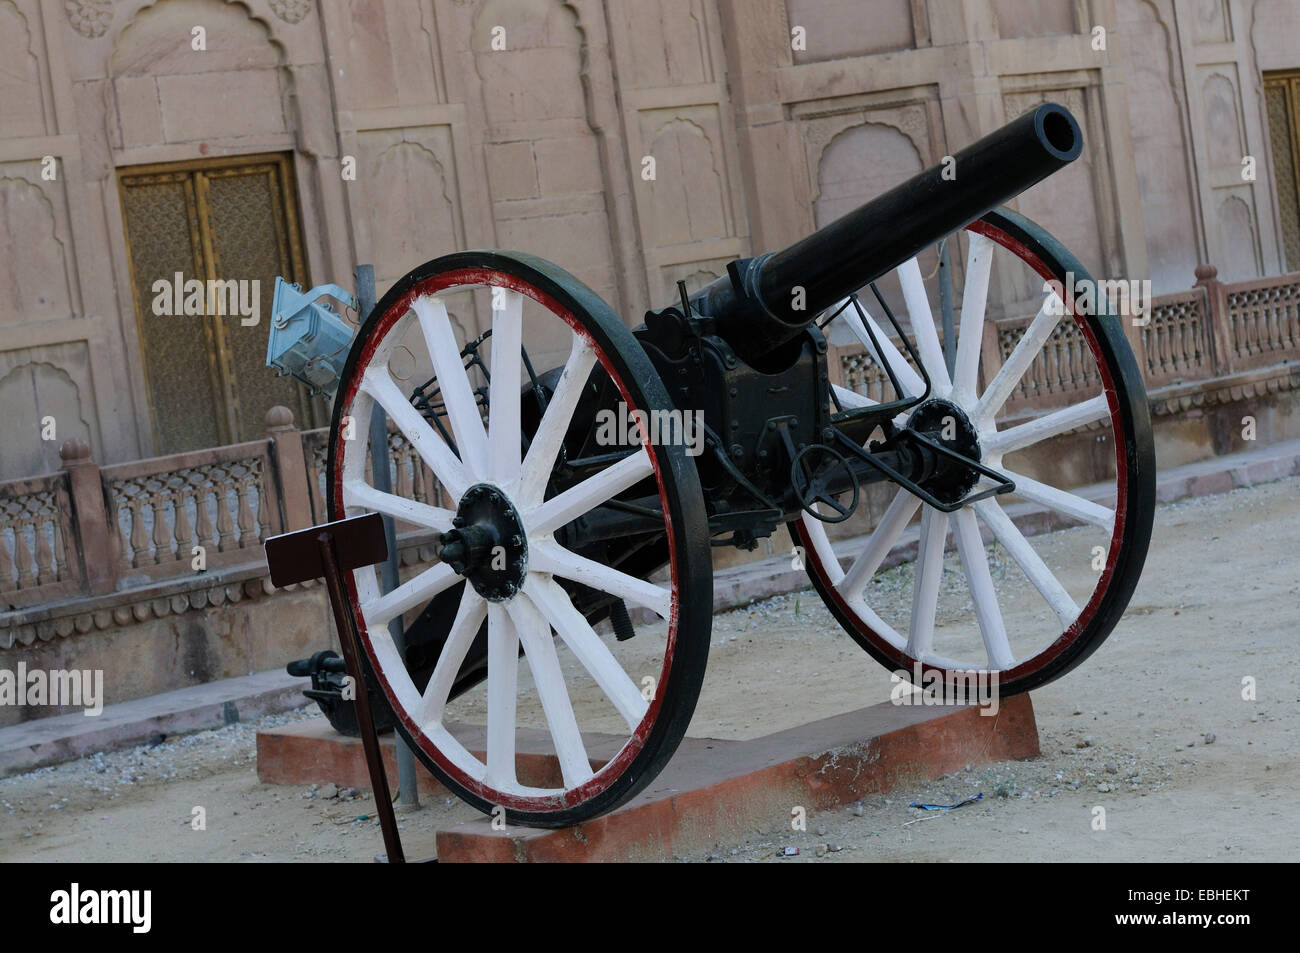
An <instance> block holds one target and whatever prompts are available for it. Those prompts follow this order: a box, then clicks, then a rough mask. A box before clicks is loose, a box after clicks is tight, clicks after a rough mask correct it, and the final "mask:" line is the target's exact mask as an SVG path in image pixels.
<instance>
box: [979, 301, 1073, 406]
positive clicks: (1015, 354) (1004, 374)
mask: <svg viewBox="0 0 1300 953" xmlns="http://www.w3.org/2000/svg"><path fill="white" fill-rule="evenodd" d="M1054 296H1055V292H1052V293H1051V294H1049V295H1048V297H1047V298H1046V299H1044V301H1043V306H1042V307H1041V308H1039V309H1038V313H1037V314H1036V315H1034V320H1032V321H1030V322H1029V327H1027V328H1025V332H1024V334H1022V335H1021V336H1020V340H1019V341H1017V342H1016V346H1015V347H1014V348H1013V349H1012V350H1011V353H1010V354H1008V355H1007V359H1006V360H1005V361H1003V362H1002V366H1001V367H1000V368H998V372H997V374H995V375H994V376H993V380H992V381H991V382H990V383H989V386H988V387H987V388H986V389H985V390H984V394H983V396H981V397H980V399H979V401H978V402H977V403H976V405H975V412H974V414H973V415H972V416H973V417H974V418H975V419H976V420H979V421H988V422H990V423H991V422H992V420H993V417H994V415H995V414H997V412H998V411H999V410H1001V409H1002V405H1003V404H1005V403H1006V402H1007V399H1008V398H1010V396H1011V394H1012V393H1013V392H1014V391H1015V389H1016V385H1017V384H1019V383H1020V378H1022V377H1024V376H1025V371H1027V370H1029V367H1030V365H1031V364H1033V363H1034V358H1036V357H1038V353H1039V352H1040V351H1041V350H1042V349H1043V345H1044V344H1046V343H1047V339H1048V338H1049V337H1051V336H1052V332H1053V331H1055V330H1056V325H1057V323H1058V322H1059V321H1060V320H1061V314H1062V312H1063V309H1062V308H1061V307H1059V306H1058V307H1055V308H1054V307H1051V303H1052V298H1053V297H1054ZM1058 305H1059V302H1058Z"/></svg>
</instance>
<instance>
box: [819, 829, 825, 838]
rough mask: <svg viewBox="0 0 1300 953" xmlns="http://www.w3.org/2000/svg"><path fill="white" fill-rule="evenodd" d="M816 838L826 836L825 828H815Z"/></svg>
mask: <svg viewBox="0 0 1300 953" xmlns="http://www.w3.org/2000/svg"><path fill="white" fill-rule="evenodd" d="M817 836H818V837H825V836H826V828H824V827H819V828H817Z"/></svg>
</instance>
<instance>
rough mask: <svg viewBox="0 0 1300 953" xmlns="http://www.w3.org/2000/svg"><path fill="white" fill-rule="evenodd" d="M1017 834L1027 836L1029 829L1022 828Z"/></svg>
mask: <svg viewBox="0 0 1300 953" xmlns="http://www.w3.org/2000/svg"><path fill="white" fill-rule="evenodd" d="M1017 833H1020V834H1028V833H1029V828H1027V827H1022V828H1020V830H1019V831H1018V832H1017Z"/></svg>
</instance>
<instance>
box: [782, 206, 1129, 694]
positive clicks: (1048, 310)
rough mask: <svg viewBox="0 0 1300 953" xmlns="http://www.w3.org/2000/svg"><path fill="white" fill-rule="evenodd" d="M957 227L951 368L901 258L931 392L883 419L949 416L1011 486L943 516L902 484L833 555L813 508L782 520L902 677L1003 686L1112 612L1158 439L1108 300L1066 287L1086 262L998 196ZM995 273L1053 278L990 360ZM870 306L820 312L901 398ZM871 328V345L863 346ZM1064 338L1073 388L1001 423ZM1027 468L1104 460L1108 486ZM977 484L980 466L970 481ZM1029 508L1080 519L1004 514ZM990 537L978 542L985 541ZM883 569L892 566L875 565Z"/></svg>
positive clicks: (1077, 467) (916, 381)
mask: <svg viewBox="0 0 1300 953" xmlns="http://www.w3.org/2000/svg"><path fill="white" fill-rule="evenodd" d="M966 231H967V238H968V242H969V254H968V257H967V259H966V267H965V275H964V287H963V288H962V289H961V291H960V296H959V297H958V295H957V293H956V292H954V300H960V302H961V308H960V314H959V316H958V320H957V326H956V333H957V341H956V356H955V361H954V363H953V372H952V373H951V374H950V373H949V370H948V366H947V364H946V362H945V359H944V353H943V349H942V345H941V342H940V337H939V333H938V329H937V323H938V322H937V321H936V319H935V317H934V315H935V314H936V312H937V309H935V308H932V307H931V302H930V300H929V296H928V293H927V289H926V286H925V282H924V280H923V278H922V275H921V270H920V267H919V265H918V263H917V261H916V259H912V260H910V261H908V262H906V263H905V264H903V265H902V266H900V267H899V268H898V269H897V277H898V280H899V282H900V284H901V288H902V293H903V298H904V300H905V302H906V309H907V317H908V320H909V322H910V325H911V331H912V334H913V335H914V336H915V339H916V352H917V354H918V356H919V358H920V361H921V364H922V365H923V367H924V369H925V371H926V373H927V375H928V376H929V378H930V381H931V385H932V390H931V393H930V396H929V398H928V399H927V401H926V402H925V403H923V404H921V405H919V406H918V407H916V408H914V409H912V410H911V411H910V412H909V413H907V414H901V415H899V417H898V418H897V419H896V421H895V423H896V424H897V425H898V426H900V427H906V426H908V424H909V423H912V422H914V421H916V420H918V419H925V420H928V421H930V422H931V423H933V421H934V420H936V419H943V420H947V419H951V422H952V423H951V427H950V432H951V433H952V435H953V437H954V439H956V440H957V441H958V442H960V443H962V445H963V446H964V447H966V448H971V447H973V448H974V449H973V453H974V454H975V455H976V456H978V459H979V461H980V462H981V463H983V464H984V465H985V466H987V467H990V468H992V469H994V470H996V471H999V472H1001V473H1002V474H1004V475H1005V476H1007V477H1008V478H1010V479H1011V480H1013V481H1014V482H1015V492H1014V494H1011V495H999V496H994V497H991V498H987V499H983V500H979V501H976V502H973V503H972V504H970V505H966V506H963V507H961V508H959V509H957V510H956V511H955V512H952V513H947V512H944V511H943V510H941V509H939V508H936V507H934V506H931V505H929V504H927V503H923V502H922V501H921V500H920V499H919V498H918V497H917V496H915V495H913V494H911V493H909V492H908V491H907V490H905V489H902V488H898V489H896V490H894V492H893V496H892V500H891V501H890V502H889V503H888V505H887V506H885V507H884V509H883V512H882V513H881V514H880V516H879V519H878V520H877V521H876V525H875V528H874V530H873V531H872V532H871V533H870V534H869V535H867V536H866V537H865V538H864V539H863V540H862V541H861V542H860V543H859V544H857V545H856V546H855V547H854V548H853V551H852V552H851V553H848V554H846V555H847V556H848V560H847V565H842V564H841V561H840V559H839V558H837V556H836V553H835V552H834V551H833V549H834V548H833V547H832V544H831V540H830V538H829V537H828V535H827V532H826V528H825V526H824V524H823V523H821V522H820V521H818V520H817V519H816V518H814V517H813V516H810V515H807V514H804V515H802V516H801V518H800V519H799V520H797V521H795V522H793V523H791V524H789V525H790V531H791V534H792V536H793V537H794V538H795V542H796V543H797V544H801V545H802V546H804V547H805V549H806V554H807V568H808V572H809V574H810V576H811V577H812V581H813V584H814V586H815V587H816V589H817V590H818V591H819V592H820V594H821V595H822V598H823V599H824V601H825V602H826V605H827V606H828V607H829V608H830V610H831V612H832V613H833V614H834V615H835V616H836V618H837V619H838V620H839V621H840V623H841V625H843V627H844V628H845V630H846V631H847V632H848V633H849V635H850V636H852V637H853V638H854V639H855V640H856V641H857V642H858V643H859V644H860V645H861V646H862V647H863V648H864V649H866V650H867V652H869V653H870V654H871V655H872V656H873V657H874V658H876V659H877V660H878V661H879V662H881V664H883V665H885V666H886V667H888V668H890V669H891V670H895V671H901V672H904V673H905V674H906V677H908V678H909V679H911V680H912V681H914V682H915V681H918V680H923V681H924V682H925V683H926V684H927V685H935V684H946V685H947V686H948V687H949V689H950V690H951V689H956V690H957V691H958V692H960V691H962V690H963V689H964V688H965V687H967V686H968V684H969V676H968V675H967V674H966V673H970V672H984V673H990V672H996V673H997V683H998V691H999V693H1000V694H1001V695H1010V694H1014V693H1016V692H1023V691H1027V690H1028V689H1031V688H1034V687H1036V686H1039V685H1042V684H1044V683H1046V682H1049V681H1051V680H1052V679H1054V678H1058V677H1059V676H1061V675H1062V674H1064V673H1065V672H1067V671H1069V670H1070V669H1071V668H1073V667H1074V666H1075V665H1077V664H1079V663H1080V662H1081V661H1083V659H1085V658H1086V657H1087V656H1088V655H1089V654H1090V653H1091V652H1093V651H1094V650H1095V649H1096V648H1097V647H1098V646H1099V645H1100V644H1101V643H1102V641H1103V640H1104V639H1105V638H1106V636H1107V635H1109V634H1110V632H1111V630H1112V629H1113V628H1114V627H1115V625H1116V623H1117V622H1118V621H1119V619H1120V617H1121V615H1122V613H1123V611H1124V609H1125V607H1126V606H1127V604H1128V601H1129V598H1130V596H1131V595H1132V593H1133V589H1134V587H1135V586H1136V584H1137V581H1138V577H1139V574H1140V573H1141V570H1142V565H1143V562H1144V560H1145V558H1146V553H1147V545H1148V542H1149V540H1150V537H1151V524H1152V517H1153V511H1154V504H1155V453H1154V449H1153V445H1152V436H1151V423H1150V416H1149V411H1148V407H1147V403H1146V393H1145V390H1144V388H1143V385H1142V378H1141V375H1140V374H1139V371H1138V367H1137V364H1136V362H1135V361H1134V358H1133V355H1132V352H1131V349H1130V347H1129V345H1128V342H1127V340H1126V339H1125V337H1124V331H1123V328H1122V326H1121V324H1120V321H1121V318H1120V317H1118V316H1114V315H1111V314H1108V313H1106V309H1105V308H1104V307H1101V308H1093V309H1088V310H1089V311H1090V313H1086V314H1085V313H1080V310H1081V309H1079V308H1077V305H1078V303H1079V302H1078V301H1077V300H1076V298H1075V297H1074V295H1072V294H1071V293H1069V291H1068V290H1067V289H1072V288H1081V287H1084V286H1085V283H1087V282H1090V281H1091V278H1090V276H1089V275H1088V272H1087V270H1086V269H1085V268H1084V267H1083V266H1082V265H1081V264H1080V263H1079V261H1078V260H1077V259H1076V258H1074V256H1073V255H1071V254H1070V253H1069V252H1068V251H1066V250H1065V249H1064V248H1063V247H1062V246H1061V244H1060V243H1059V242H1058V241H1056V240H1055V239H1054V238H1052V237H1051V236H1050V235H1048V234H1047V233H1046V232H1045V231H1043V230H1042V229H1041V228H1039V227H1038V226H1037V225H1035V224H1034V223H1033V222H1031V221H1029V220H1028V219H1025V218H1024V217H1022V216H1020V215H1017V214H1015V213H1012V212H1010V211H1007V210H1001V211H997V212H992V213H989V214H987V215H985V216H984V217H983V218H981V219H978V220H976V221H974V222H972V223H971V224H970V225H968V226H967V229H966ZM995 265H996V270H995ZM995 278H1000V279H1001V281H1002V287H1006V286H1008V285H1009V284H1010V283H1012V282H1014V281H1016V280H1020V282H1021V286H1022V287H1025V286H1028V285H1027V283H1028V282H1030V281H1032V282H1033V283H1034V284H1033V287H1036V288H1044V289H1045V288H1046V287H1048V286H1047V285H1046V284H1045V283H1047V282H1056V283H1057V284H1056V285H1055V286H1053V287H1056V288H1060V289H1062V290H1063V291H1065V293H1064V294H1055V293H1047V294H1046V295H1045V297H1044V299H1043V301H1042V307H1041V308H1039V310H1038V312H1037V314H1036V315H1035V317H1034V318H1033V319H1032V321H1030V323H1029V324H1028V326H1027V327H1025V328H1024V331H1023V334H1022V335H1021V336H1020V338H1019V340H1018V341H1017V342H1016V343H1015V345H1014V347H1013V348H1011V349H1010V351H1009V353H1006V354H1005V355H1002V354H999V357H1000V358H1001V360H1000V363H994V365H993V366H988V365H987V364H986V363H985V362H984V361H983V360H982V357H983V356H985V354H986V350H985V348H984V347H983V346H982V345H983V342H984V335H985V321H986V311H987V309H986V300H987V298H988V297H989V288H990V286H991V281H992V280H995ZM863 304H864V305H866V304H867V303H866V302H863ZM873 307H877V306H876V305H875V304H874V303H872V304H870V305H869V306H867V307H866V309H865V320H864V319H863V318H860V317H859V315H858V313H857V311H856V309H854V308H847V309H845V310H844V311H843V312H841V313H840V315H838V316H837V317H835V319H834V320H835V321H844V322H847V323H848V324H849V325H850V329H851V331H852V332H853V334H854V335H855V336H856V337H857V338H858V339H859V340H861V341H862V343H863V344H864V346H865V347H866V348H867V351H868V354H869V355H870V356H871V357H872V358H873V359H874V360H876V361H877V362H878V363H880V364H881V365H882V366H883V365H885V364H887V365H888V366H889V367H890V368H892V369H893V371H894V373H895V375H896V376H897V378H898V381H899V385H900V386H901V388H902V389H903V390H904V391H905V392H906V393H905V395H902V396H908V397H919V396H920V395H921V394H922V393H923V392H924V381H923V379H922V377H921V375H920V374H919V373H917V371H916V370H915V369H914V368H913V367H912V366H910V365H909V364H908V362H907V361H906V360H905V359H904V357H903V356H902V354H901V353H900V351H899V349H898V348H897V347H896V346H895V345H894V344H893V343H892V342H891V341H890V339H889V337H888V336H887V335H886V334H885V333H884V332H883V331H882V330H881V323H883V322H879V321H878V318H879V315H876V316H873V315H872V314H871V308H873ZM868 324H869V325H870V329H871V331H873V332H874V333H875V339H876V340H877V341H878V342H879V350H880V351H881V352H883V353H877V351H876V348H875V346H874V345H873V344H872V342H871V335H870V334H869V333H868V328H867V325H868ZM1076 332H1077V333H1076ZM1061 334H1068V335H1070V336H1071V340H1070V343H1069V344H1068V346H1067V347H1066V351H1065V353H1068V354H1069V361H1070V362H1071V363H1070V366H1069V367H1066V368H1061V369H1060V370H1061V374H1062V375H1063V376H1065V377H1069V378H1070V379H1071V380H1073V381H1074V382H1076V383H1079V386H1078V387H1077V388H1076V389H1075V390H1072V391H1070V392H1069V393H1065V394H1062V395H1058V399H1057V400H1056V401H1055V402H1054V403H1053V404H1052V405H1051V406H1050V407H1049V408H1048V409H1047V410H1045V411H1043V412H1041V413H1038V414H1037V415H1030V416H1024V415H1021V417H1020V419H1016V420H1013V421H1011V422H1009V423H1008V422H1007V421H1006V420H1005V419H1004V417H1003V416H1000V415H1001V414H1002V411H1003V410H1004V407H1005V405H1006V404H1007V402H1008V399H1009V398H1011V397H1012V395H1013V394H1014V393H1016V391H1017V388H1020V387H1021V386H1022V380H1023V379H1024V378H1025V377H1026V374H1027V372H1029V371H1030V368H1031V366H1032V365H1033V364H1034V362H1035V360H1036V359H1038V357H1039V355H1040V353H1042V351H1043V349H1044V346H1045V344H1047V342H1048V341H1049V339H1052V338H1053V335H1058V340H1059V335H1061ZM1055 353H1056V354H1058V355H1059V354H1060V353H1061V351H1060V349H1057V350H1056V352H1055ZM836 395H837V397H838V398H839V400H840V403H841V405H842V406H843V407H844V408H845V409H848V408H851V407H859V406H864V405H866V404H868V403H870V402H871V401H870V400H869V399H868V398H866V397H863V396H862V395H860V394H858V393H856V392H853V391H850V390H847V389H844V388H837V390H836ZM1070 433H1073V434H1074V437H1073V438H1072V439H1067V440H1066V441H1065V442H1060V441H1058V442H1057V443H1055V444H1053V445H1052V447H1053V450H1052V451H1051V456H1052V459H1051V460H1047V459H1046V458H1045V456H1044V454H1043V453H1042V448H1043V447H1044V446H1046V444H1045V442H1046V441H1049V440H1051V439H1052V438H1054V437H1060V436H1062V435H1065V434H1070ZM1071 454H1073V455H1074V458H1072V457H1071V456H1070V455H1071ZM1062 455H1064V459H1063V458H1062ZM1076 458H1077V459H1076ZM1099 459H1101V460H1104V461H1105V465H1104V466H1099V465H1098V460H1099ZM1112 461H1113V462H1112ZM1035 469H1038V470H1039V471H1040V473H1048V472H1050V473H1056V474H1071V473H1093V472H1096V471H1097V470H1099V469H1100V470H1104V471H1106V472H1107V473H1108V476H1107V484H1108V485H1104V486H1103V487H1102V488H1101V492H1097V491H1096V489H1095V488H1094V489H1093V490H1092V491H1091V492H1089V493H1088V494H1087V495H1086V496H1085V495H1082V494H1081V493H1080V492H1076V489H1077V488H1075V487H1074V486H1073V484H1068V483H1067V485H1066V487H1062V486H1058V485H1054V484H1053V483H1052V482H1051V481H1050V480H1049V479H1047V478H1045V477H1044V478H1040V479H1035V478H1034V471H1035ZM1085 482H1086V481H1085ZM991 485H993V484H992V483H991V482H989V481H988V480H987V478H982V479H981V482H980V483H978V484H976V486H975V488H974V489H976V490H978V489H983V488H985V487H988V486H991ZM952 502H956V500H953V501H952ZM1030 508H1034V509H1037V510H1038V511H1039V512H1040V514H1046V515H1047V517H1048V518H1049V519H1051V520H1055V521H1056V522H1055V523H1052V522H1049V523H1048V524H1047V525H1049V526H1051V525H1059V524H1061V523H1062V522H1063V521H1064V522H1068V523H1073V524H1078V525H1079V526H1080V527H1081V528H1080V529H1072V530H1069V531H1068V532H1067V533H1066V534H1064V535H1061V534H1056V533H1046V534H1042V535H1030V534H1028V533H1026V532H1024V531H1022V530H1021V529H1020V528H1019V527H1018V526H1017V522H1016V521H1015V519H1013V516H1019V517H1021V518H1022V522H1024V520H1025V519H1032V517H1033V514H1031V513H1029V512H1028V510H1029V509H1030ZM1062 518H1063V519H1062ZM1039 522H1040V528H1041V524H1042V519H1040V520H1039ZM950 539H951V542H949V540H950ZM986 542H988V543H991V544H992V545H991V546H989V547H987V548H986ZM841 548H842V544H841ZM950 550H951V551H950ZM882 567H888V568H887V569H886V571H883V572H882V571H881V570H882ZM989 681H992V680H991V679H990V680H989Z"/></svg>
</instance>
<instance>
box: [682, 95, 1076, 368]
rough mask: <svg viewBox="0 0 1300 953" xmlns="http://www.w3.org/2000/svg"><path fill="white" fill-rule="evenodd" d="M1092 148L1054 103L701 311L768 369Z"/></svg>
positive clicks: (734, 281) (776, 257) (745, 271)
mask: <svg viewBox="0 0 1300 953" xmlns="http://www.w3.org/2000/svg"><path fill="white" fill-rule="evenodd" d="M1082 148H1083V134H1082V132H1081V131H1080V129H1079V124H1078V123H1077V122H1076V121H1075V119H1074V116H1072V115H1071V114H1070V111H1069V110H1067V109H1066V108H1065V107H1063V106H1058V105H1057V104H1055V103H1044V104H1043V105H1041V106H1039V107H1038V108H1036V109H1034V110H1032V111H1031V112H1027V113H1025V114H1024V115H1023V116H1020V117H1019V118H1018V119H1015V120H1013V121H1011V122H1009V123H1007V124H1006V125H1005V126H1003V127H1002V128H1001V129H999V130H997V131H996V132H993V133H990V134H989V135H987V136H985V137H984V138H983V139H980V140H979V141H978V142H975V143H973V144H972V145H969V146H967V147H966V148H965V149H962V150H961V151H960V152H958V153H957V154H956V155H955V156H953V157H952V160H953V161H951V162H943V163H940V164H939V165H936V166H934V167H932V168H929V169H926V170H925V171H924V172H921V173H919V174H917V175H915V176H913V177H912V178H911V179H908V180H907V181H906V182H904V183H903V184H902V185H899V186H896V187H895V188H893V189H890V190H889V191H888V192H885V193H884V194H883V195H879V196H877V197H876V198H874V199H872V200H871V201H870V202H867V203H866V204H864V205H861V206H859V207H858V208H857V209H855V210H854V211H852V212H849V213H848V214H847V215H845V216H843V217H842V218H839V219H836V220H835V221H834V222H831V223H830V224H829V225H827V226H825V227H824V228H820V229H818V230H817V231H816V232H814V233H813V234H811V235H809V236H808V237H807V238H805V239H803V240H802V241H799V242H796V243H795V244H793V245H791V246H790V247H789V248H787V249H785V250H784V251H779V252H776V253H774V254H768V255H762V256H760V257H758V258H750V259H740V260H738V261H735V262H732V263H731V265H729V266H728V269H727V271H728V274H727V275H726V276H724V277H722V278H719V279H717V280H716V281H714V282H712V283H710V284H709V285H708V286H706V287H705V288H703V289H701V290H700V291H699V292H697V293H696V294H695V295H693V296H692V297H691V307H692V309H693V310H694V311H696V312H698V313H700V314H704V315H707V316H709V317H712V318H713V319H714V321H715V325H716V327H717V332H718V334H719V335H720V336H721V337H722V338H723V339H725V340H726V341H727V342H728V343H729V344H730V345H731V346H732V347H733V348H735V349H736V351H737V353H739V354H740V356H741V357H743V358H745V359H746V360H747V361H749V362H751V363H754V362H761V361H762V358H763V356H764V355H766V354H769V353H771V352H772V351H773V350H774V349H776V348H778V347H780V346H781V345H782V344H784V343H785V342H787V341H789V340H790V339H791V338H794V337H796V336H797V335H798V334H799V332H800V331H801V330H803V328H804V327H806V326H807V325H808V324H809V323H810V322H812V321H813V320H814V319H816V317H817V316H818V315H819V314H820V313H821V312H823V311H824V310H825V309H826V308H828V307H830V306H831V305H833V304H835V303H836V302H838V301H840V300H842V299H843V298H844V297H845V296H846V295H849V294H852V293H853V292H855V291H857V290H858V289H860V288H862V287H863V286H865V285H867V284H869V283H870V282H872V281H874V280H876V279H877V278H879V277H880V276H881V275H883V274H885V273H886V272H888V271H890V270H891V269H893V268H896V267H897V266H898V265H900V264H902V263H903V262H905V261H907V259H909V258H911V257H913V256H914V255H916V254H917V253H919V252H920V251H921V250H923V249H925V248H927V247H929V246H930V245H933V244H935V243H936V242H938V241H939V240H940V239H941V238H943V237H944V236H945V235H947V234H949V233H950V232H953V231H955V230H957V229H959V228H961V227H962V226H964V225H966V224H967V223H969V222H971V221H973V220H974V219H976V218H979V217H980V216H981V215H983V214H985V213H986V212H988V211H990V210H992V209H994V208H996V207H997V206H999V205H1001V204H1003V203H1004V202H1006V201H1007V200H1008V199H1010V198H1013V197H1014V196H1016V195H1019V194H1020V193H1021V192H1023V191H1025V190H1026V189H1028V188H1030V187H1031V186H1033V185H1034V184H1036V183H1038V182H1040V181H1042V180H1043V179H1045V178H1046V177H1047V176H1049V175H1051V174H1052V173H1053V172H1055V171H1057V170H1058V169H1060V168H1061V167H1063V166H1064V165H1066V164H1067V163H1069V162H1073V161H1074V160H1075V159H1076V158H1078V156H1079V152H1080V151H1081V150H1082ZM800 290H801V293H800ZM800 306H802V307H800Z"/></svg>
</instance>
